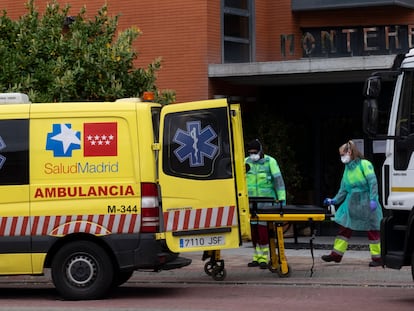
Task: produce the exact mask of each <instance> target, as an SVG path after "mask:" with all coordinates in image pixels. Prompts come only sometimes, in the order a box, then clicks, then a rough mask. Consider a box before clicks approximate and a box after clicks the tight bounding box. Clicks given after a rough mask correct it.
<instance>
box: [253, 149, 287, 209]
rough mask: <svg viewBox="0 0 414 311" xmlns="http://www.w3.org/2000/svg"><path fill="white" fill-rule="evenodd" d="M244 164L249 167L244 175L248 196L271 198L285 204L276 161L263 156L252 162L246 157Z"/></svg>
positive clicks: (283, 190) (281, 181)
mask: <svg viewBox="0 0 414 311" xmlns="http://www.w3.org/2000/svg"><path fill="white" fill-rule="evenodd" d="M245 163H246V164H248V165H249V166H250V169H249V171H248V172H247V174H246V179H247V188H248V193H249V196H252V197H253V196H255V197H272V198H275V199H277V200H282V201H284V202H286V190H285V183H284V181H283V177H282V174H281V172H280V168H279V165H278V163H277V161H276V159H274V158H272V157H271V156H268V155H264V157H263V158H261V159H260V160H258V161H256V162H253V161H252V160H251V159H250V158H249V157H247V158H246V159H245Z"/></svg>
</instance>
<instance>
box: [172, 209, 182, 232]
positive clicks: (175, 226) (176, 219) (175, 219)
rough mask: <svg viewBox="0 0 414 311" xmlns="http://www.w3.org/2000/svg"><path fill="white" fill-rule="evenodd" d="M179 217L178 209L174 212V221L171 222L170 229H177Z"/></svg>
mask: <svg viewBox="0 0 414 311" xmlns="http://www.w3.org/2000/svg"><path fill="white" fill-rule="evenodd" d="M179 219H180V212H179V211H175V212H174V223H173V228H172V231H177V228H178V220H179Z"/></svg>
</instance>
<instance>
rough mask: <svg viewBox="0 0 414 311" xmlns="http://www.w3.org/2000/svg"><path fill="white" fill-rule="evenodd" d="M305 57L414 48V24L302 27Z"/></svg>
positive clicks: (395, 52)
mask: <svg viewBox="0 0 414 311" xmlns="http://www.w3.org/2000/svg"><path fill="white" fill-rule="evenodd" d="M302 34H303V35H302V47H303V55H304V56H305V57H344V56H367V55H387V54H397V53H402V52H406V51H407V50H408V49H409V48H411V47H413V42H414V25H394V26H371V27H368V26H365V27H361V26H358V27H329V28H328V27H323V28H302Z"/></svg>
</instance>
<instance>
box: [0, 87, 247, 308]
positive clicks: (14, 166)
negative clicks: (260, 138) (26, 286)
mask: <svg viewBox="0 0 414 311" xmlns="http://www.w3.org/2000/svg"><path fill="white" fill-rule="evenodd" d="M243 159H244V148H243V134H242V125H241V112H240V107H239V106H238V105H234V104H229V103H227V100H226V99H214V100H206V101H198V102H190V103H182V104H174V105H167V106H161V105H159V104H156V103H153V102H143V101H140V100H138V99H122V100H118V101H116V102H73V103H30V102H29V99H28V97H27V96H26V95H24V94H19V93H5V94H0V275H14V274H27V275H42V274H44V273H45V269H50V273H51V276H52V280H53V283H54V285H55V287H56V289H57V290H58V292H59V293H60V295H61V296H62V297H63V298H65V299H71V300H74V299H76V300H79V299H98V298H102V297H104V296H105V294H106V293H107V292H108V290H109V289H111V288H113V287H114V286H119V285H121V284H123V283H124V282H126V281H127V280H128V279H129V278H130V277H131V275H132V273H133V272H134V271H136V270H146V271H148V270H151V271H159V270H168V269H175V268H181V267H185V266H187V265H189V264H190V263H191V260H190V259H187V258H185V257H181V256H179V253H183V252H193V251H200V250H220V249H225V248H237V247H239V246H240V245H241V243H242V238H243V237H244V236H248V235H249V214H248V198H247V190H246V185H245V169H244V161H243Z"/></svg>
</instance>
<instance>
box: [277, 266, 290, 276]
mask: <svg viewBox="0 0 414 311" xmlns="http://www.w3.org/2000/svg"><path fill="white" fill-rule="evenodd" d="M287 268H288V271H287V272H286V273H282V268H281V267H279V269H277V271H276V272H277V274H278V275H279V277H281V278H287V277H289V276H290V272H291V271H292V269H291V268H290V266H289V265H288V266H287Z"/></svg>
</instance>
